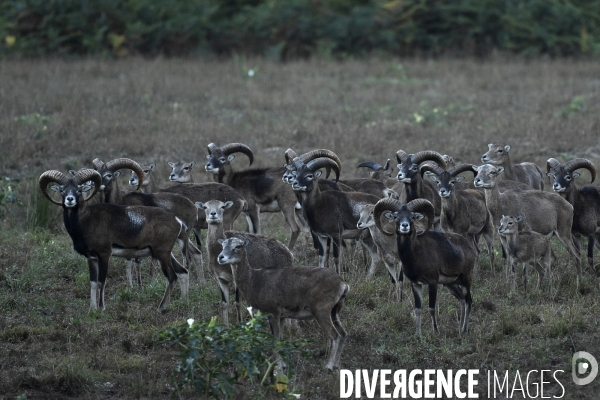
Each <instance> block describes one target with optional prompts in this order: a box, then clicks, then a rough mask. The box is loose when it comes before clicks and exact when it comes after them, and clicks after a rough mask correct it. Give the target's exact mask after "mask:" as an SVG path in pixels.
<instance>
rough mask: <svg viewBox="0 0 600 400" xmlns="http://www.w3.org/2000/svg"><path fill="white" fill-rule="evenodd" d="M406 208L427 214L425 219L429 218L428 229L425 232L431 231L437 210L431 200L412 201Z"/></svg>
mask: <svg viewBox="0 0 600 400" xmlns="http://www.w3.org/2000/svg"><path fill="white" fill-rule="evenodd" d="M406 206H407V207H408V209H409V210H410V211H412V212H421V213H423V214H425V217H427V229H425V232H427V231H428V230H430V229H431V227H432V226H433V222H434V219H435V209H434V208H433V204H431V202H430V201H429V200H426V199H414V200H413V201H410V202H409V203H408V204H407V205H406ZM425 232H423V233H425Z"/></svg>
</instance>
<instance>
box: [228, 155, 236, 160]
mask: <svg viewBox="0 0 600 400" xmlns="http://www.w3.org/2000/svg"><path fill="white" fill-rule="evenodd" d="M234 158H235V155H233V154H230V155H228V156H227V161H233V159H234Z"/></svg>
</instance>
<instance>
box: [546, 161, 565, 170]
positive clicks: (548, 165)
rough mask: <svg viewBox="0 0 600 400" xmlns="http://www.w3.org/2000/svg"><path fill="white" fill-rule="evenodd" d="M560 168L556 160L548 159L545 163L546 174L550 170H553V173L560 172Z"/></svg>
mask: <svg viewBox="0 0 600 400" xmlns="http://www.w3.org/2000/svg"><path fill="white" fill-rule="evenodd" d="M560 167H562V165H560V162H559V161H558V160H557V159H556V158H549V159H548V161H546V172H550V170H551V169H552V170H554V172H558V171H560Z"/></svg>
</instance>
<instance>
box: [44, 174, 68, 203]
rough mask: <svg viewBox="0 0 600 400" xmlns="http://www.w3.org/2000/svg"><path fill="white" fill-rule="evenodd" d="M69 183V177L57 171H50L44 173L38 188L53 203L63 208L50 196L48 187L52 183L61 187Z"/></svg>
mask: <svg viewBox="0 0 600 400" xmlns="http://www.w3.org/2000/svg"><path fill="white" fill-rule="evenodd" d="M68 181H69V177H68V176H66V175H65V174H63V173H62V172H60V171H57V170H50V171H46V172H44V173H43V174H42V175H40V179H39V180H38V186H39V187H40V190H41V191H42V194H43V195H44V196H45V197H46V198H47V199H48V200H50V202H51V203H53V204H56V205H59V206H62V203H61V202H59V201H56V200H54V199H53V198H52V197H51V196H50V194H49V193H48V185H49V184H51V183H58V184H59V185H64V184H65V183H67V182H68Z"/></svg>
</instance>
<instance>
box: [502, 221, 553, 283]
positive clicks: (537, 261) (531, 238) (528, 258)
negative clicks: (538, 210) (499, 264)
mask: <svg viewBox="0 0 600 400" xmlns="http://www.w3.org/2000/svg"><path fill="white" fill-rule="evenodd" d="M521 221H523V216H522V215H519V216H517V217H513V216H510V215H503V216H502V219H501V220H500V226H499V227H498V234H500V235H502V236H504V237H505V238H506V247H507V250H508V254H509V255H510V256H511V257H512V258H513V259H514V260H515V261H518V262H521V263H523V284H524V286H525V291H527V269H526V267H525V265H526V264H527V265H532V266H534V267H535V269H536V270H537V273H538V280H537V285H536V288H537V289H539V287H540V282H541V281H542V280H543V279H544V275H545V274H548V276H550V267H551V266H552V264H553V263H554V261H555V260H556V257H555V255H554V252H553V251H552V246H551V244H550V239H548V238H547V237H546V236H544V235H542V234H540V233H537V232H533V231H519V227H518V224H519V223H520V222H521ZM542 264H543V265H544V267H545V270H546V273H544V268H542Z"/></svg>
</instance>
